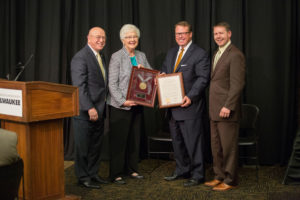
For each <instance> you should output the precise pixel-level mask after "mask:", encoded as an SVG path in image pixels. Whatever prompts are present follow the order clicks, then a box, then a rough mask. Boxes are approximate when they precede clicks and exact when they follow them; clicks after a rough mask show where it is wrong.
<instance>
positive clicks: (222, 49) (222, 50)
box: [219, 40, 231, 53]
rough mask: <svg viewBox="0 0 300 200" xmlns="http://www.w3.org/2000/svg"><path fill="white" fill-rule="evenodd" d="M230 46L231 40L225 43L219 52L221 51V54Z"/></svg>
mask: <svg viewBox="0 0 300 200" xmlns="http://www.w3.org/2000/svg"><path fill="white" fill-rule="evenodd" d="M230 44H231V40H229V41H228V42H227V44H225V45H224V46H222V47H219V51H221V53H223V52H224V51H225V49H227V47H228V46H229V45H230Z"/></svg>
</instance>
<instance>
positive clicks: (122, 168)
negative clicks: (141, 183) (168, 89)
mask: <svg viewBox="0 0 300 200" xmlns="http://www.w3.org/2000/svg"><path fill="white" fill-rule="evenodd" d="M139 38H140V30H139V29H138V28H137V27H136V26H135V25H133V24H125V25H124V26H123V27H122V28H121V30H120V39H121V41H122V43H123V48H122V49H120V50H119V51H117V52H115V53H114V54H112V56H111V59H110V63H109V74H108V80H109V83H108V87H109V95H108V99H107V102H108V104H109V113H110V114H109V127H110V132H109V140H110V143H109V144H110V178H111V180H112V181H113V182H114V183H116V184H125V183H126V182H125V181H124V179H123V176H124V175H129V176H130V177H131V178H135V179H143V178H144V177H143V176H141V175H140V174H139V173H138V160H139V146H140V132H141V122H142V115H143V107H142V106H138V105H137V104H136V103H135V102H134V101H131V100H126V95H127V90H128V84H129V80H130V75H131V70H132V66H139V67H145V68H149V69H151V67H150V64H149V63H148V61H147V58H146V56H145V54H144V53H143V52H141V51H138V50H136V47H137V46H138V44H139Z"/></svg>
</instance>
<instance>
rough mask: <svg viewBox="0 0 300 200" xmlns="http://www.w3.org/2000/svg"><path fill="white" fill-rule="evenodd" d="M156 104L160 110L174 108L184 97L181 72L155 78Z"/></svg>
mask: <svg viewBox="0 0 300 200" xmlns="http://www.w3.org/2000/svg"><path fill="white" fill-rule="evenodd" d="M157 87H158V102H159V107H160V108H168V107H176V106H180V105H181V104H182V99H183V97H184V96H185V93H184V87H183V80H182V72H178V73H172V74H162V75H159V76H157Z"/></svg>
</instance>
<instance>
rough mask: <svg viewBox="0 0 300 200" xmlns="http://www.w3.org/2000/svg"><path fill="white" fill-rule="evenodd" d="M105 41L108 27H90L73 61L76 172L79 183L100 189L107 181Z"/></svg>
mask: <svg viewBox="0 0 300 200" xmlns="http://www.w3.org/2000/svg"><path fill="white" fill-rule="evenodd" d="M105 42H106V36H105V31H104V30H103V29H102V28H100V27H94V28H92V29H90V31H89V33H88V36H87V45H86V46H85V47H83V48H82V49H81V50H80V51H79V52H77V53H76V55H75V56H74V57H73V59H72V61H71V76H72V84H73V85H74V86H77V87H78V88H79V111H80V115H79V116H76V117H74V118H73V126H74V143H75V174H76V176H77V178H78V183H79V185H81V186H83V187H87V188H95V189H99V188H100V186H99V185H98V184H99V183H107V181H105V180H102V179H101V178H100V177H99V176H98V171H99V166H100V150H101V144H102V140H103V139H102V138H103V132H104V117H105V107H106V96H107V92H108V88H107V69H106V66H105V60H104V57H103V56H102V55H101V54H100V51H101V50H102V49H103V48H104V46H105Z"/></svg>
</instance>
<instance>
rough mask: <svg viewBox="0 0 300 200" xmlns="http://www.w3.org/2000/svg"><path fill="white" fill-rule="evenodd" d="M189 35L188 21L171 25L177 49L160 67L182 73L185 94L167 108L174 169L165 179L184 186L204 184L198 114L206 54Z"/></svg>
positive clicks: (202, 98) (202, 105) (205, 76)
mask: <svg viewBox="0 0 300 200" xmlns="http://www.w3.org/2000/svg"><path fill="white" fill-rule="evenodd" d="M192 35H193V33H192V27H191V25H190V24H189V23H188V22H186V21H182V22H178V23H177V24H176V25H175V40H176V42H177V44H178V46H176V47H174V48H172V49H170V50H169V51H168V54H167V56H166V58H165V61H164V63H163V67H162V72H164V73H166V74H170V73H174V72H175V73H176V72H182V75H183V84H184V90H185V93H186V96H185V97H184V98H183V100H182V105H181V106H180V107H174V108H171V109H169V114H170V115H169V117H170V119H169V127H170V132H171V137H172V143H173V148H174V157H175V161H176V169H175V172H174V173H173V175H171V176H167V177H165V180H167V181H172V180H176V179H178V178H180V177H185V178H187V177H189V178H190V179H189V180H188V181H187V182H185V183H184V186H186V187H189V186H194V185H198V184H200V183H201V182H203V181H204V160H203V136H204V135H203V134H204V133H203V132H204V131H203V122H202V121H203V117H202V115H203V112H204V109H205V88H206V87H207V85H208V82H209V75H210V67H209V58H208V55H207V53H206V52H205V51H204V50H203V49H202V48H200V47H198V46H197V45H196V44H193V43H192Z"/></svg>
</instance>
